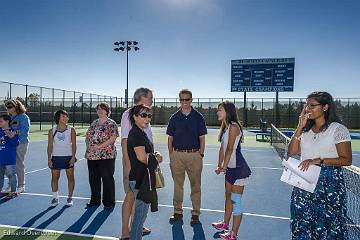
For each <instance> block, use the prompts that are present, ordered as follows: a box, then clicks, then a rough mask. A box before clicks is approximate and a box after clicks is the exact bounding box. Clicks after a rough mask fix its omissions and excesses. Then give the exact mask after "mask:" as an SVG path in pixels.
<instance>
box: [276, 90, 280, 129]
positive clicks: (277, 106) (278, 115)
mask: <svg viewBox="0 0 360 240" xmlns="http://www.w3.org/2000/svg"><path fill="white" fill-rule="evenodd" d="M279 124H280V114H279V92H278V91H277V92H276V100H275V126H276V127H279Z"/></svg>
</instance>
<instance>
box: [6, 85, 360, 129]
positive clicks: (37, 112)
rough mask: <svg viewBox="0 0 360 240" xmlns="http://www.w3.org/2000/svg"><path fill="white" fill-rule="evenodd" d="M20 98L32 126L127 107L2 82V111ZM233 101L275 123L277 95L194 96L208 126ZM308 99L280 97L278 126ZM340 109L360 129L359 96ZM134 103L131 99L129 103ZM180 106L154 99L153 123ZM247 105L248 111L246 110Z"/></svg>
mask: <svg viewBox="0 0 360 240" xmlns="http://www.w3.org/2000/svg"><path fill="white" fill-rule="evenodd" d="M10 98H12V99H18V100H20V101H22V102H23V103H24V104H25V106H26V107H27V109H28V115H29V117H30V119H31V122H32V126H33V127H32V128H33V129H36V128H38V129H40V130H41V129H42V128H44V126H45V125H53V115H54V112H56V111H57V110H59V109H65V110H66V111H67V112H68V113H69V115H70V122H71V123H72V124H73V125H88V124H89V123H91V122H92V121H93V120H94V119H96V118H97V116H96V110H95V106H96V105H97V103H99V102H107V103H108V104H109V105H110V107H111V112H112V114H111V118H112V119H114V120H115V121H116V122H120V120H121V115H122V113H123V111H124V110H125V108H126V104H125V99H124V98H122V97H112V96H105V95H98V94H91V93H81V92H76V91H67V90H61V89H54V88H45V87H37V86H30V85H24V84H15V83H9V82H0V112H5V111H6V109H5V106H4V101H5V100H6V99H10ZM226 100H227V101H231V102H233V103H234V104H235V105H236V107H237V110H238V115H239V117H240V119H241V120H242V121H243V122H244V123H245V125H246V126H248V127H259V125H260V121H261V120H262V121H266V122H268V123H275V121H276V116H275V114H276V111H275V110H276V102H275V98H248V99H247V100H246V106H244V100H243V99H241V98H194V100H193V106H194V107H195V108H196V109H197V110H198V111H200V112H201V113H202V114H203V115H204V117H205V120H206V123H207V125H209V126H215V125H219V122H218V120H217V115H216V110H217V106H218V104H219V103H220V102H222V101H226ZM304 102H305V98H303V99H296V98H286V99H285V98H279V103H278V113H279V122H278V127H282V128H293V127H296V124H297V121H298V115H299V113H300V111H301V109H302V108H303V104H304ZM336 104H337V110H338V113H339V114H340V116H341V118H342V120H343V122H344V124H345V125H346V126H347V127H348V128H351V129H360V98H339V99H336ZM132 105H133V101H132V99H129V106H132ZM179 107H180V103H179V100H178V98H155V99H154V105H153V119H152V124H153V125H166V124H167V123H168V120H169V118H170V116H171V115H172V114H173V113H174V112H176V111H177V110H178V109H179ZM244 107H245V111H244ZM244 116H245V117H244Z"/></svg>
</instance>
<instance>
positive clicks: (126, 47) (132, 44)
mask: <svg viewBox="0 0 360 240" xmlns="http://www.w3.org/2000/svg"><path fill="white" fill-rule="evenodd" d="M138 44H139V43H138V42H137V41H120V42H114V45H115V46H116V47H115V48H114V51H116V52H120V51H122V52H124V51H126V89H125V104H126V108H128V107H129V51H130V50H131V49H134V50H135V51H139V50H140V48H139V47H138Z"/></svg>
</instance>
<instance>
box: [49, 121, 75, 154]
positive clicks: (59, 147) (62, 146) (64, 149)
mask: <svg viewBox="0 0 360 240" xmlns="http://www.w3.org/2000/svg"><path fill="white" fill-rule="evenodd" d="M55 131H56V126H55V127H54V128H53V129H52V134H53V136H54V133H55ZM52 155H53V156H72V142H71V127H67V128H66V129H65V131H64V132H60V131H57V132H56V134H55V136H54V141H53V152H52Z"/></svg>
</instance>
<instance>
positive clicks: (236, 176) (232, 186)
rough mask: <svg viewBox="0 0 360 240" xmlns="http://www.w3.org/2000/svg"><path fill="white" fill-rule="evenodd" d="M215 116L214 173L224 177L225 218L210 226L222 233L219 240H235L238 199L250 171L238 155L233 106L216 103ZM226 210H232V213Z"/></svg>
mask: <svg viewBox="0 0 360 240" xmlns="http://www.w3.org/2000/svg"><path fill="white" fill-rule="evenodd" d="M217 115H218V120H219V121H221V128H220V135H219V141H221V147H220V150H219V160H218V167H217V168H216V170H215V173H216V174H220V173H224V174H225V214H224V219H222V220H220V221H219V222H215V223H213V224H212V226H213V227H214V228H215V229H216V230H218V231H225V233H223V234H220V237H221V238H222V239H225V240H236V239H237V234H238V231H239V227H240V223H241V219H242V212H243V209H242V204H241V202H242V195H243V191H244V187H245V185H246V183H247V180H248V178H249V177H250V174H251V170H250V168H249V166H248V165H247V163H246V161H245V158H244V156H243V155H242V153H241V145H240V143H241V139H242V137H243V132H242V129H241V126H240V123H239V120H238V117H237V114H236V108H235V105H234V104H233V103H231V102H228V101H226V102H222V103H220V104H219V106H218V111H217ZM230 204H231V205H230ZM229 209H232V212H230V211H229ZM231 216H233V224H232V228H231V230H230V229H229V224H230V220H231Z"/></svg>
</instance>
